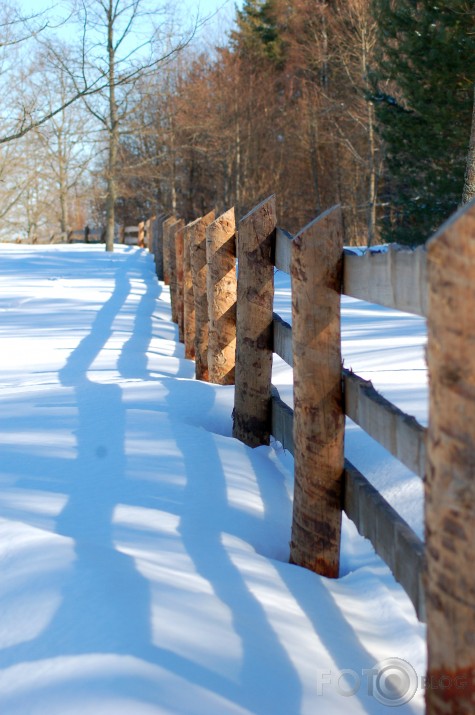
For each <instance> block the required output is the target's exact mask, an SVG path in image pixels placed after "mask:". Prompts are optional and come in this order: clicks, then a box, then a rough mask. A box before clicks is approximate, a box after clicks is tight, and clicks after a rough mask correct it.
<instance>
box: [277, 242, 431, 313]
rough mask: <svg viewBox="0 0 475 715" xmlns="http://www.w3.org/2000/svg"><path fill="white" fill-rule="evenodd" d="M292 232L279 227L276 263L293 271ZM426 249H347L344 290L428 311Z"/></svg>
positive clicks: (415, 310) (405, 309)
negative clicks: (361, 250)
mask: <svg viewBox="0 0 475 715" xmlns="http://www.w3.org/2000/svg"><path fill="white" fill-rule="evenodd" d="M291 240H292V236H291V234H290V233H288V232H287V231H285V230H284V229H282V228H277V229H276V236H275V257H274V265H275V267H276V268H277V269H278V270H280V271H283V272H284V273H290V249H291ZM426 263H427V261H426V250H425V248H424V247H423V246H421V247H419V248H417V249H416V250H413V249H410V248H405V247H402V246H398V245H394V246H389V248H388V250H387V251H384V252H375V251H366V252H365V253H364V254H363V255H357V254H355V253H353V252H352V251H351V249H345V252H344V256H343V287H342V293H344V294H345V295H348V296H351V297H353V298H358V299H359V300H366V301H368V302H369V303H376V304H377V305H382V306H385V307H386V308H395V309H396V310H401V311H403V312H405V313H412V314H414V315H420V316H422V317H425V316H426V315H427V269H426Z"/></svg>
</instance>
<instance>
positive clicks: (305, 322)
mask: <svg viewBox="0 0 475 715" xmlns="http://www.w3.org/2000/svg"><path fill="white" fill-rule="evenodd" d="M342 253H343V230H342V219H341V210H340V208H339V207H336V208H333V209H330V210H329V211H327V212H325V213H324V214H322V215H321V216H320V217H319V218H318V219H316V220H315V221H313V222H312V223H310V224H309V225H308V226H306V227H305V228H304V229H303V230H302V231H301V232H300V233H298V234H297V235H296V236H295V238H294V240H293V245H292V265H291V277H292V336H293V356H294V445H295V467H294V470H295V471H294V473H295V491H294V510H293V520H292V541H291V561H292V562H293V563H296V564H298V565H300V566H304V567H306V568H309V569H311V570H313V571H316V572H317V573H319V574H321V575H323V576H328V577H331V578H336V577H338V571H339V553H340V531H341V500H342V484H343V459H344V457H343V434H344V425H345V417H344V412H343V397H342V386H341V344H340V343H341V335H340V288H341V273H342Z"/></svg>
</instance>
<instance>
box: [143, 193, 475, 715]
mask: <svg viewBox="0 0 475 715" xmlns="http://www.w3.org/2000/svg"><path fill="white" fill-rule="evenodd" d="M144 236H145V244H146V245H148V247H149V249H150V250H151V251H152V252H153V254H154V256H155V262H156V270H157V275H158V278H159V279H160V280H163V281H164V282H165V283H166V284H169V285H170V294H171V305H172V317H173V320H174V321H175V322H176V323H177V324H178V327H179V337H180V340H181V341H182V342H184V344H185V354H186V356H187V357H188V358H193V359H194V360H195V362H196V377H197V378H198V379H201V380H209V381H211V382H215V383H218V384H235V385H236V389H235V406H234V414H233V419H234V428H233V434H234V436H235V437H238V438H239V439H241V440H242V441H243V442H245V443H246V444H248V445H250V446H252V447H254V446H257V445H260V444H268V443H269V439H270V435H273V436H274V437H275V439H277V440H278V441H279V442H281V443H282V445H283V446H284V448H286V449H288V450H289V451H290V452H291V453H292V454H293V456H294V464H295V493H294V514H293V524H292V540H291V561H292V562H293V563H296V564H299V565H302V566H305V567H307V568H311V569H313V570H314V571H316V572H317V573H319V574H322V575H325V576H329V577H337V576H338V570H339V550H340V527H341V515H342V510H344V511H345V512H346V514H347V515H348V517H349V518H350V519H351V520H352V521H353V522H354V523H355V524H356V527H357V528H358V531H359V532H360V533H361V534H362V535H363V536H364V537H366V538H368V539H369V540H370V541H371V543H372V544H373V546H374V548H375V550H376V552H377V553H378V554H379V555H380V556H381V558H382V559H383V560H384V561H385V562H386V563H387V564H388V566H389V568H390V569H391V571H392V573H393V574H394V576H395V578H396V579H397V581H399V583H400V584H401V585H402V587H403V588H404V589H405V591H406V592H407V594H408V596H409V598H410V599H411V601H412V603H413V605H414V608H415V610H416V613H417V615H418V617H419V619H420V620H425V619H427V624H428V647H429V670H428V673H429V675H430V676H431V677H433V676H434V675H435V676H437V677H439V678H440V677H441V675H444V677H445V675H447V676H448V675H451V676H454V677H455V675H457V674H458V673H463V674H465V675H467V674H468V675H469V676H470V677H469V680H470V683H473V674H474V672H475V671H474V663H475V654H474V653H473V643H474V642H475V618H474V612H475V579H474V578H473V576H472V572H473V563H474V561H475V538H474V537H475V533H474V522H475V520H474V516H475V486H474V481H475V480H474V477H475V475H474V470H475V467H474V465H475V351H474V350H473V346H474V344H475V203H472V204H469V205H468V206H467V207H465V208H464V209H461V210H460V211H459V212H458V213H457V214H455V215H454V217H452V218H451V219H450V220H449V221H448V222H447V223H446V224H445V225H444V226H443V227H442V228H441V229H440V231H439V232H438V233H437V234H436V236H434V237H433V238H432V239H431V240H430V241H429V242H428V244H427V250H426V248H425V247H422V248H418V249H417V250H410V249H401V248H398V247H393V248H391V249H390V250H388V251H387V252H386V253H373V252H366V253H365V254H364V255H356V254H354V253H352V252H347V251H345V250H344V248H343V238H342V236H343V232H342V219H341V210H340V208H339V207H335V208H333V209H331V210H329V211H327V212H325V213H324V214H322V215H321V216H319V217H318V218H317V219H315V220H314V221H313V222H311V223H310V224H308V225H307V226H306V227H305V228H303V229H302V230H301V231H300V232H299V233H297V234H296V235H295V236H291V235H289V234H288V233H287V232H286V231H284V230H283V229H281V228H279V227H278V226H277V222H276V212H275V200H274V197H270V198H269V199H267V200H266V201H264V202H262V203H261V204H259V205H258V206H257V207H256V208H254V209H253V210H252V211H251V212H250V213H248V214H247V215H246V216H245V217H244V218H242V219H241V221H240V222H239V226H236V222H235V217H234V210H233V209H231V210H229V211H227V212H226V213H224V214H222V215H221V216H218V217H215V215H214V213H213V212H211V213H209V214H208V215H206V216H204V217H201V218H198V219H196V220H195V221H193V222H191V223H189V224H187V225H185V222H184V221H183V220H182V219H178V218H177V217H174V216H163V215H162V216H160V217H153V218H152V219H150V220H149V221H147V222H145V228H144ZM236 262H237V266H238V270H237V267H236ZM275 269H278V270H281V271H285V272H286V273H289V274H290V275H291V282H292V326H290V325H289V324H288V323H287V322H285V321H284V320H282V319H281V318H280V317H279V316H278V315H276V314H275V313H274V312H273V299H274V271H275ZM342 293H343V294H345V295H349V296H353V297H355V298H359V299H362V300H367V301H369V302H372V303H377V304H380V305H383V306H387V307H390V308H393V309H396V310H400V311H404V312H408V313H413V314H416V315H419V316H423V317H425V318H427V320H428V367H429V375H430V405H429V408H430V409H429V425H430V426H429V429H426V428H425V427H423V426H421V425H420V424H419V423H418V422H417V421H416V420H415V419H414V418H413V417H411V416H410V415H407V414H405V413H404V412H402V411H401V410H400V409H399V408H397V407H396V406H395V405H393V404H391V403H390V402H389V401H388V400H386V399H385V398H384V397H383V396H382V395H380V394H379V393H378V392H377V391H376V390H375V389H374V387H373V386H372V384H371V383H370V382H368V381H366V380H364V379H362V378H361V377H359V376H358V375H356V374H354V373H352V372H351V371H349V370H346V369H342V358H341V335H340V330H341V321H340V296H341V294H342ZM273 353H276V354H278V355H279V356H280V357H281V358H282V359H283V360H285V361H286V362H287V363H288V364H289V365H291V366H292V367H293V374H294V408H293V409H291V408H290V407H289V406H288V405H287V404H285V403H284V402H283V401H282V399H281V398H280V396H279V393H278V390H277V388H275V387H274V386H273V385H272V384H271V375H272V359H273ZM345 414H346V415H348V416H349V417H350V418H351V419H352V420H353V421H354V422H356V423H357V424H358V425H359V426H360V427H361V428H363V429H364V430H365V431H366V432H367V433H368V434H369V435H371V437H373V438H374V439H375V440H377V441H378V442H379V443H380V444H382V445H383V446H384V447H385V448H386V449H387V450H388V451H389V452H390V453H391V454H392V455H393V456H394V457H395V458H397V459H398V460H400V461H401V462H402V463H403V464H405V465H406V466H407V467H408V468H409V469H410V470H412V471H413V472H414V473H415V474H417V475H418V476H419V477H421V479H425V528H426V544H425V545H424V544H423V543H422V542H421V540H420V539H419V538H418V536H417V535H416V534H415V533H414V532H413V530H412V529H411V528H410V527H409V525H408V524H407V523H406V522H405V521H404V519H403V518H402V517H401V516H400V515H399V514H398V513H397V512H396V511H395V510H394V509H393V508H392V507H391V506H390V505H389V504H388V502H387V501H386V500H385V499H384V497H383V496H382V495H381V494H380V493H379V492H378V491H377V490H376V489H375V488H374V486H372V484H371V483H370V482H369V481H368V479H367V478H366V477H365V476H364V475H363V474H361V473H360V472H359V471H358V469H356V467H354V466H353V465H352V464H351V463H350V462H349V461H348V460H347V459H345V456H344V422H345ZM426 451H427V455H426ZM467 569H468V571H467ZM467 639H468V640H467ZM470 639H471V640H470ZM467 643H471V644H472V645H471V646H469V651H468V652H469V656H467ZM470 648H471V649H472V650H470ZM467 659H468V660H469V661H470V662H467ZM472 697H473V687H472V685H471V684H470V685H469V686H467V688H465V690H464V689H460V688H459V690H458V691H457V692H455V695H454V690H453V688H445V689H444V688H438V687H435V688H432V689H431V688H429V689H428V690H427V694H426V700H427V708H428V712H429V713H438V712H457V713H458V712H463V713H469V712H472V710H471V708H472V705H473V703H472ZM455 699H456V701H457V706H456V709H454V710H446V709H444V708H445V707H446V704H447V702H454V700H455ZM444 703H445V705H444Z"/></svg>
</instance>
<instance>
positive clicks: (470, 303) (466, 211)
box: [425, 201, 475, 715]
mask: <svg viewBox="0 0 475 715" xmlns="http://www.w3.org/2000/svg"><path fill="white" fill-rule="evenodd" d="M427 255H428V277H429V316H428V346H427V356H428V367H429V383H430V386H431V389H430V402H429V433H428V441H427V457H428V459H427V461H428V466H427V475H426V482H425V485H426V493H425V524H426V547H427V583H426V593H427V641H428V653H429V660H428V678H429V682H439V679H440V677H442V676H445V677H446V678H448V679H450V682H451V683H452V687H448V686H447V687H445V688H428V689H427V690H426V705H427V713H428V715H439V714H441V713H444V715H445V713H457V714H461V715H469V714H470V713H473V712H474V710H475V689H474V688H475V570H474V567H473V565H474V563H475V478H474V476H475V201H474V202H472V203H470V204H467V205H466V207H464V208H463V209H462V210H460V211H459V212H457V214H456V215H455V216H454V217H452V218H451V219H450V220H449V221H448V222H447V223H446V224H444V226H442V228H441V229H440V231H439V232H438V233H437V234H436V235H435V236H434V237H433V238H432V239H431V240H430V241H429V243H428V245H427ZM456 678H459V679H460V680H459V682H460V683H461V687H460V688H458V689H456V688H455V685H454V683H455V682H456ZM446 682H447V681H446Z"/></svg>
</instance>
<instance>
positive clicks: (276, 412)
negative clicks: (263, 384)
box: [271, 385, 295, 455]
mask: <svg viewBox="0 0 475 715" xmlns="http://www.w3.org/2000/svg"><path fill="white" fill-rule="evenodd" d="M271 399H272V435H273V436H274V437H275V439H276V440H277V441H278V442H280V443H281V445H282V447H283V448H284V449H286V450H288V451H289V452H290V454H292V455H293V454H294V451H295V450H294V432H293V429H294V427H293V425H294V411H293V409H292V408H291V407H289V405H287V404H286V403H285V402H284V401H283V400H282V398H281V396H280V395H279V390H278V389H277V387H275V385H271Z"/></svg>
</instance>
